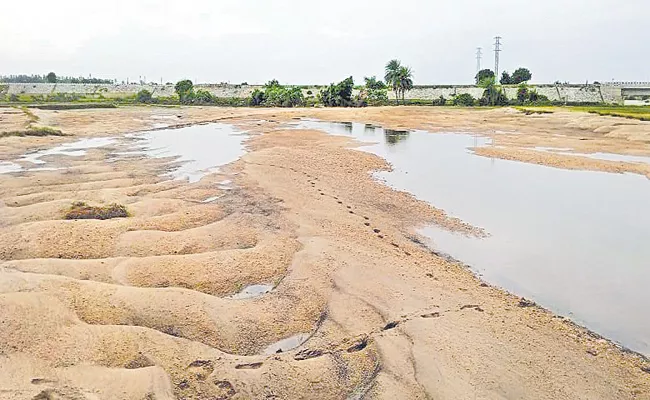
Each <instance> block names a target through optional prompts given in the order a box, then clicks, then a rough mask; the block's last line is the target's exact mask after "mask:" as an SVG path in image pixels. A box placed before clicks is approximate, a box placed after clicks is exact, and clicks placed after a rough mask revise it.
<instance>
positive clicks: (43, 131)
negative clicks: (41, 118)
mask: <svg viewBox="0 0 650 400" xmlns="http://www.w3.org/2000/svg"><path fill="white" fill-rule="evenodd" d="M9 136H19V137H23V136H68V135H66V134H65V133H63V132H61V131H60V130H58V129H54V128H50V127H47V126H39V127H29V128H27V129H23V130H20V131H9V132H0V138H3V137H9Z"/></svg>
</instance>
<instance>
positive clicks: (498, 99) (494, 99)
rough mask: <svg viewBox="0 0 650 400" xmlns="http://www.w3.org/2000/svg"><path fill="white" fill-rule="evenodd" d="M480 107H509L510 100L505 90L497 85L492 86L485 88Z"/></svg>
mask: <svg viewBox="0 0 650 400" xmlns="http://www.w3.org/2000/svg"><path fill="white" fill-rule="evenodd" d="M479 105H482V106H507V105H508V98H507V97H506V95H505V93H504V92H503V90H501V88H500V87H497V86H495V85H490V86H488V87H487V88H485V91H484V92H483V97H481V99H480V100H479Z"/></svg>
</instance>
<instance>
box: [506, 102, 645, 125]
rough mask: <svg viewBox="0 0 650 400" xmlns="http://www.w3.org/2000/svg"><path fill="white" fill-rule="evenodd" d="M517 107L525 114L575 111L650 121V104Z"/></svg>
mask: <svg viewBox="0 0 650 400" xmlns="http://www.w3.org/2000/svg"><path fill="white" fill-rule="evenodd" d="M517 109H518V110H519V111H521V112H524V113H526V114H548V113H552V112H555V111H576V112H587V113H591V114H598V115H602V116H612V117H620V118H628V119H638V120H641V121H650V106H620V105H602V104H600V105H593V106H586V105H576V106H563V105H562V106H542V107H540V106H529V107H517Z"/></svg>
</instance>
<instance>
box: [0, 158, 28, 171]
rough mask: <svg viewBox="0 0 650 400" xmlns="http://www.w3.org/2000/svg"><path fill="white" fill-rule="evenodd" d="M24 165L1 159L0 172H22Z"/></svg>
mask: <svg viewBox="0 0 650 400" xmlns="http://www.w3.org/2000/svg"><path fill="white" fill-rule="evenodd" d="M22 169H23V167H21V166H20V165H18V164H16V163H13V162H11V161H0V174H9V173H11V172H20V171H22Z"/></svg>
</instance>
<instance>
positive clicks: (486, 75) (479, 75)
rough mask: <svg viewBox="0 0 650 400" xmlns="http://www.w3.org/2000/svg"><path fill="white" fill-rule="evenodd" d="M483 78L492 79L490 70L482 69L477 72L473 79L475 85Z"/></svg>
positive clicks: (492, 73)
mask: <svg viewBox="0 0 650 400" xmlns="http://www.w3.org/2000/svg"><path fill="white" fill-rule="evenodd" d="M485 78H494V72H492V70H491V69H482V70H480V71H478V73H477V74H476V76H475V77H474V79H476V84H479V83H480V82H481V81H482V80H484V79H485Z"/></svg>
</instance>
